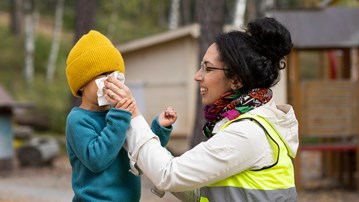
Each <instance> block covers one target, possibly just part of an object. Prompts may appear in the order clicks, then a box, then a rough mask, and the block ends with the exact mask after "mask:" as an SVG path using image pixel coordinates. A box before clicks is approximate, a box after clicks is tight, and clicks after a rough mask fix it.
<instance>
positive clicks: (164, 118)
mask: <svg viewBox="0 0 359 202" xmlns="http://www.w3.org/2000/svg"><path fill="white" fill-rule="evenodd" d="M176 120H177V112H176V111H175V110H174V109H173V108H172V107H167V108H166V110H165V111H164V112H162V113H161V114H160V115H159V116H158V121H159V123H160V125H161V126H163V127H169V126H171V125H172V124H173V123H174V122H175V121H176Z"/></svg>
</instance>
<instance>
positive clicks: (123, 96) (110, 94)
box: [103, 77, 141, 117]
mask: <svg viewBox="0 0 359 202" xmlns="http://www.w3.org/2000/svg"><path fill="white" fill-rule="evenodd" d="M104 84H105V88H104V90H103V92H104V93H105V98H106V100H107V101H108V102H109V103H110V104H111V105H112V106H113V107H115V108H118V109H123V110H127V111H130V112H131V113H132V117H136V116H138V115H140V114H141V112H140V111H139V110H138V108H137V105H136V100H135V98H134V97H133V96H132V93H131V90H130V89H129V88H128V87H127V86H126V85H125V84H123V83H122V82H121V81H119V80H117V79H115V78H112V77H108V78H107V79H106V80H105V82H104Z"/></svg>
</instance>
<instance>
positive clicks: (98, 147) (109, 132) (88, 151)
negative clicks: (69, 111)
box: [66, 108, 131, 173]
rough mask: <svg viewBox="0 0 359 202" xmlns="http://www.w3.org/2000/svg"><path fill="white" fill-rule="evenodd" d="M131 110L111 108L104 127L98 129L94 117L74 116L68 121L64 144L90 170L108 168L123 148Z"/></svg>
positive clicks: (99, 170)
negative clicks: (65, 142)
mask: <svg viewBox="0 0 359 202" xmlns="http://www.w3.org/2000/svg"><path fill="white" fill-rule="evenodd" d="M130 120H131V113H129V112H127V111H124V110H118V109H114V108H111V109H110V110H109V112H108V113H107V114H106V126H105V127H104V128H103V129H102V130H101V131H98V129H96V128H97V127H96V126H95V125H96V124H99V123H98V122H97V121H96V120H93V119H86V118H84V117H83V116H78V115H77V114H75V115H73V116H72V117H70V119H68V121H67V132H66V133H67V134H66V139H67V144H68V146H69V149H70V150H71V151H72V152H73V153H74V155H76V157H77V158H78V159H79V160H80V161H81V163H82V164H83V165H85V166H86V167H87V168H88V169H89V170H91V171H92V172H95V173H98V172H101V171H103V170H105V169H106V168H108V167H109V166H110V165H111V164H112V162H113V161H114V160H115V159H116V157H117V156H118V153H119V151H120V149H121V148H122V146H123V144H124V142H125V138H126V131H127V128H128V127H129V123H130Z"/></svg>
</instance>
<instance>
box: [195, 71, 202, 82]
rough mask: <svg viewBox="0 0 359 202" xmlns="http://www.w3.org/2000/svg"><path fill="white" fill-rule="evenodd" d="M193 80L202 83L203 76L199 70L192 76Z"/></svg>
mask: <svg viewBox="0 0 359 202" xmlns="http://www.w3.org/2000/svg"><path fill="white" fill-rule="evenodd" d="M194 80H195V81H202V80H203V76H202V73H201V69H199V70H198V71H197V72H196V74H195V75H194Z"/></svg>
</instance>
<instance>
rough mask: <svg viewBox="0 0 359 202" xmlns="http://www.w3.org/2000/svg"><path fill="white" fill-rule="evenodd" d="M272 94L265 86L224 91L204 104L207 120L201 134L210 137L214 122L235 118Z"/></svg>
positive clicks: (266, 100)
mask: <svg viewBox="0 0 359 202" xmlns="http://www.w3.org/2000/svg"><path fill="white" fill-rule="evenodd" d="M272 96H273V93H272V90H270V89H267V88H255V89H252V90H251V91H249V92H248V93H246V94H243V93H242V92H241V91H240V90H235V91H229V92H226V93H224V94H223V95H222V96H221V97H220V98H219V99H218V100H217V101H216V102H215V103H214V104H212V105H208V106H205V108H204V117H205V119H206V120H207V122H206V124H205V125H204V126H203V129H202V131H203V134H204V135H205V136H206V137H207V138H211V137H212V136H213V135H215V133H213V132H212V131H213V128H214V126H215V125H216V123H217V122H218V121H220V120H222V119H223V118H224V117H227V118H228V119H229V120H233V119H235V118H237V117H238V116H239V115H241V114H244V113H246V112H248V111H250V110H252V109H254V108H256V107H259V106H262V105H263V104H265V103H267V102H268V101H269V100H270V99H271V98H272Z"/></svg>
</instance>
